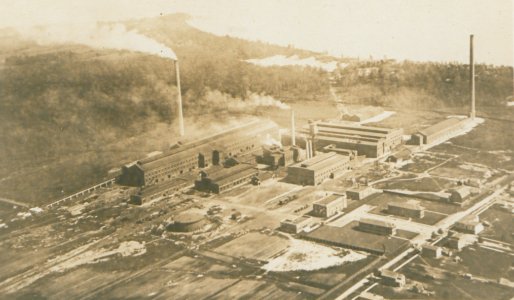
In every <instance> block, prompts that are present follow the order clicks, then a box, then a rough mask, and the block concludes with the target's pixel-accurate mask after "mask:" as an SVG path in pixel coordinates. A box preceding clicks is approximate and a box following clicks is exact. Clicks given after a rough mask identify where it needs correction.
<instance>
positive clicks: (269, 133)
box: [116, 120, 278, 204]
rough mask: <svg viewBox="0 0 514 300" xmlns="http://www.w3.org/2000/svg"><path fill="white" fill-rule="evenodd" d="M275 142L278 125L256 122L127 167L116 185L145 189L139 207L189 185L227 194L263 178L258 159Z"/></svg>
mask: <svg viewBox="0 0 514 300" xmlns="http://www.w3.org/2000/svg"><path fill="white" fill-rule="evenodd" d="M274 138H278V127H277V125H276V124H275V123H273V122H271V121H263V120H254V121H251V122H248V123H245V124H243V125H240V126H237V127H233V128H230V129H228V130H225V131H223V132H219V133H216V134H214V135H211V136H208V137H204V138H201V139H198V140H195V141H192V142H189V143H185V144H177V145H175V146H174V147H173V148H172V149H170V150H169V151H167V152H165V153H162V154H159V155H156V156H152V157H147V158H145V159H142V160H139V161H136V162H132V163H130V164H127V165H124V166H122V167H121V174H120V175H119V176H118V177H117V179H116V180H117V183H119V184H121V185H125V186H132V187H138V188H139V190H138V192H137V193H136V194H134V195H133V196H132V197H131V201H132V202H133V203H135V204H141V203H142V202H144V201H147V200H152V199H154V198H157V197H161V196H166V195H169V194H172V193H175V192H177V191H179V190H181V189H183V188H185V187H188V186H191V187H192V186H195V187H197V188H198V189H200V190H204V191H209V192H213V193H222V192H224V191H227V190H230V189H232V188H234V187H237V186H239V185H242V184H245V183H248V182H251V181H252V180H254V177H255V176H256V175H257V174H258V171H257V169H256V161H255V160H256V159H255V157H256V155H257V154H259V153H261V151H262V145H263V143H265V142H266V141H267V140H269V139H274ZM198 174H200V178H199V179H198V180H196V181H195V178H196V177H197V175H198Z"/></svg>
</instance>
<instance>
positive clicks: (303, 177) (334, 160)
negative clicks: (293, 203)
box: [287, 152, 350, 185]
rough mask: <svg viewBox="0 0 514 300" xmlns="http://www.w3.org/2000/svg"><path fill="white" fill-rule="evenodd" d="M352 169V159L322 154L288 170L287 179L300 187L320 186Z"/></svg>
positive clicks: (331, 153)
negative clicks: (325, 181)
mask: <svg viewBox="0 0 514 300" xmlns="http://www.w3.org/2000/svg"><path fill="white" fill-rule="evenodd" d="M349 169H350V159H349V158H348V157H347V156H342V155H339V154H336V153H333V152H330V153H321V154H319V155H317V156H314V157H312V158H310V159H307V160H305V161H303V162H300V163H297V164H294V165H291V166H289V167H288V168H287V178H288V180H289V181H290V182H292V183H295V184H299V185H318V184H320V183H321V182H323V180H325V179H327V178H335V177H336V176H337V175H338V174H340V173H342V172H344V171H346V170H349Z"/></svg>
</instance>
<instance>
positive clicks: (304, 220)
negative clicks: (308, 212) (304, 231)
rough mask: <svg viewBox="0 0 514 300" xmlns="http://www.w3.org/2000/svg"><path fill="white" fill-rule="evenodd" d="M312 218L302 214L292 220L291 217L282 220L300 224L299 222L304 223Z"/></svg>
mask: <svg viewBox="0 0 514 300" xmlns="http://www.w3.org/2000/svg"><path fill="white" fill-rule="evenodd" d="M310 220H311V218H310V217H307V216H300V217H298V218H295V219H292V220H291V219H285V220H283V221H282V223H290V224H295V225H298V224H302V223H304V222H307V221H310Z"/></svg>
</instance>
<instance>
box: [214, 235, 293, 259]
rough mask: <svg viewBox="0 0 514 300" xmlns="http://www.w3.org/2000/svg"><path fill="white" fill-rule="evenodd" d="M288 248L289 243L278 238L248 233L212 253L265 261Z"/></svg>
mask: <svg viewBox="0 0 514 300" xmlns="http://www.w3.org/2000/svg"><path fill="white" fill-rule="evenodd" d="M287 247H289V241H288V240H287V239H285V238H283V237H279V236H269V235H264V234H261V233H257V232H250V233H248V234H245V235H243V236H241V237H238V238H236V239H234V240H232V241H230V242H228V243H226V244H224V245H222V246H220V247H218V248H216V249H215V250H214V251H215V252H218V253H220V254H223V255H227V256H232V257H245V258H249V259H254V260H258V261H266V260H268V259H269V258H271V257H273V256H275V255H277V254H278V253H280V252H282V251H284V250H285V249H286V248H287Z"/></svg>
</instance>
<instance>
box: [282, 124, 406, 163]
mask: <svg viewBox="0 0 514 300" xmlns="http://www.w3.org/2000/svg"><path fill="white" fill-rule="evenodd" d="M402 136H403V129H389V128H380V127H372V126H361V125H352V124H347V123H342V122H340V123H335V122H334V123H330V122H321V121H318V122H311V123H310V124H309V126H308V127H306V128H303V129H302V130H299V133H298V134H297V135H296V144H297V145H300V146H302V147H303V148H305V149H307V152H309V151H310V149H312V151H311V152H313V153H314V154H313V156H314V155H315V152H316V151H323V148H325V147H327V146H329V145H333V146H332V147H335V148H337V149H346V150H350V151H356V152H357V154H358V155H365V156H367V157H381V156H383V155H385V154H388V153H390V152H391V150H392V149H394V148H395V147H397V146H398V145H400V144H402ZM286 140H287V138H286Z"/></svg>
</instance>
